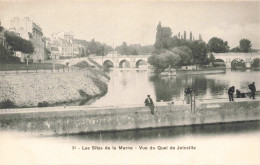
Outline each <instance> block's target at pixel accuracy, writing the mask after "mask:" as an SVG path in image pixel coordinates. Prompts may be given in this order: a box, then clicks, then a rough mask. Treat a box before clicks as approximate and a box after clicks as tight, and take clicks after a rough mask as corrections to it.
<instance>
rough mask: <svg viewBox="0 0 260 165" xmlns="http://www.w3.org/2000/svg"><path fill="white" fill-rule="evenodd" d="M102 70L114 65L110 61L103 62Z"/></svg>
mask: <svg viewBox="0 0 260 165" xmlns="http://www.w3.org/2000/svg"><path fill="white" fill-rule="evenodd" d="M102 66H103V68H113V67H114V63H113V62H112V61H111V60H105V61H104V62H103V64H102Z"/></svg>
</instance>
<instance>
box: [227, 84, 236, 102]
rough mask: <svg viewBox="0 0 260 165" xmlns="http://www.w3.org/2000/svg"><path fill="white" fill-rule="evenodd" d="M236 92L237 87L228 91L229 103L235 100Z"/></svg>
mask: <svg viewBox="0 0 260 165" xmlns="http://www.w3.org/2000/svg"><path fill="white" fill-rule="evenodd" d="M234 92H235V87H234V86H232V87H230V88H229V89H228V97H229V101H234V98H233V94H234Z"/></svg>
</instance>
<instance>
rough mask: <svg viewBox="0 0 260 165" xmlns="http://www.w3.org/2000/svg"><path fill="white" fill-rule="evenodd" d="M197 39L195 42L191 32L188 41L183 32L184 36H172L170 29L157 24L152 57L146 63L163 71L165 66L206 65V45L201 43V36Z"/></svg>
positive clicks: (207, 61) (207, 60)
mask: <svg viewBox="0 0 260 165" xmlns="http://www.w3.org/2000/svg"><path fill="white" fill-rule="evenodd" d="M199 38H200V40H195V39H194V37H193V35H192V32H190V39H189V40H187V34H186V31H184V35H181V34H180V33H178V35H175V36H172V31H171V28H169V27H162V26H161V23H159V24H158V26H157V33H156V39H155V44H154V47H155V50H154V52H153V54H154V55H153V56H151V57H150V58H149V59H148V61H149V63H150V64H151V65H153V66H154V67H155V68H160V67H161V69H165V66H166V65H168V66H169V65H171V67H173V68H178V67H180V66H183V65H197V64H198V65H205V64H208V63H209V61H210V60H209V59H208V57H207V53H208V49H207V44H206V43H205V42H204V41H202V37H201V35H200V37H199ZM166 54H167V55H166ZM170 54H171V55H170ZM173 55H174V56H173ZM157 56H158V57H157ZM160 56H162V57H160ZM171 57H174V58H171ZM170 60H177V61H174V62H173V61H170Z"/></svg>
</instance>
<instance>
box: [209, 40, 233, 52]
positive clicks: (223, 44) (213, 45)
mask: <svg viewBox="0 0 260 165" xmlns="http://www.w3.org/2000/svg"><path fill="white" fill-rule="evenodd" d="M208 49H209V52H214V53H226V52H228V51H229V46H228V42H227V41H223V40H222V39H221V38H217V37H212V38H211V39H210V40H209V42H208Z"/></svg>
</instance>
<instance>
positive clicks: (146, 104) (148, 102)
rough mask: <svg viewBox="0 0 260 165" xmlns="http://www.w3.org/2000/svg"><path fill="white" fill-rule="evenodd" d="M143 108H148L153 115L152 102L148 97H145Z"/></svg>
mask: <svg viewBox="0 0 260 165" xmlns="http://www.w3.org/2000/svg"><path fill="white" fill-rule="evenodd" d="M144 104H145V106H148V107H149V109H150V111H151V113H152V115H154V105H153V100H152V99H151V98H150V95H147V98H146V99H145V101H144Z"/></svg>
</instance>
